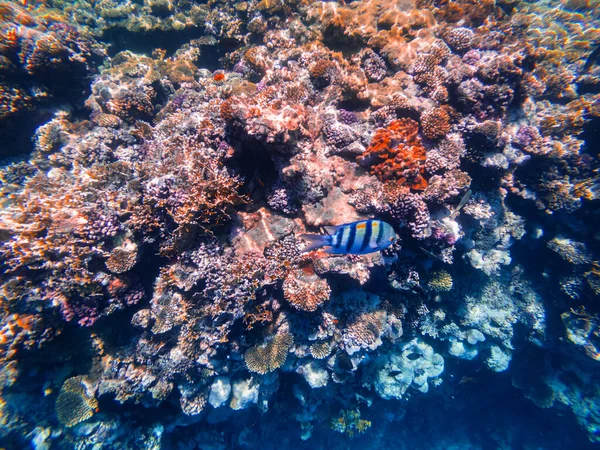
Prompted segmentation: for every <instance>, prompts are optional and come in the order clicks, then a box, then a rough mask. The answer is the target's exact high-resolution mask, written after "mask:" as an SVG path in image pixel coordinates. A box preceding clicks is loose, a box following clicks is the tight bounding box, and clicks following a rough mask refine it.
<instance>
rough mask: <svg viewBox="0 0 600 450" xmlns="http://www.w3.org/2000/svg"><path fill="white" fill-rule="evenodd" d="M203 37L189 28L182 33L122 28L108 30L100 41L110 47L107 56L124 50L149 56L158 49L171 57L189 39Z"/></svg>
mask: <svg viewBox="0 0 600 450" xmlns="http://www.w3.org/2000/svg"><path fill="white" fill-rule="evenodd" d="M202 35H203V32H202V30H200V29H198V28H191V29H187V30H183V31H172V30H169V31H162V30H155V31H150V32H132V31H129V30H126V29H124V28H109V29H108V30H106V31H105V32H104V33H103V34H102V37H101V40H102V41H104V42H106V43H107V44H109V45H110V47H109V49H108V53H109V56H114V55H116V54H117V53H119V52H122V51H124V50H128V51H131V52H133V53H144V54H147V55H149V54H150V53H152V51H153V50H154V49H157V48H160V49H163V50H165V51H166V52H167V56H171V55H172V54H173V53H175V51H176V50H177V49H179V48H180V47H181V46H182V45H183V44H186V43H188V42H189V41H190V40H191V39H198V38H199V37H201V36H202Z"/></svg>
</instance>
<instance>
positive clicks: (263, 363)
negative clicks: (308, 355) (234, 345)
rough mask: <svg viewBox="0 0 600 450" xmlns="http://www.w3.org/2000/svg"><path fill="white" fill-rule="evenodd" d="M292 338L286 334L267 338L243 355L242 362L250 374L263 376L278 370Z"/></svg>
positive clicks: (283, 361) (292, 341) (285, 356)
mask: <svg viewBox="0 0 600 450" xmlns="http://www.w3.org/2000/svg"><path fill="white" fill-rule="evenodd" d="M293 343H294V338H293V336H292V335H291V334H289V333H287V332H282V333H278V334H276V335H274V336H271V337H269V338H267V340H266V341H265V342H263V343H262V344H260V345H257V346H256V347H252V348H250V349H249V350H247V351H246V353H244V361H245V362H246V367H248V370H249V371H250V372H255V373H258V374H261V375H264V374H266V373H268V372H272V371H274V370H277V369H278V368H280V367H281V366H282V365H283V364H284V363H285V360H286V359H287V355H288V351H289V349H290V347H291V346H292V345H293Z"/></svg>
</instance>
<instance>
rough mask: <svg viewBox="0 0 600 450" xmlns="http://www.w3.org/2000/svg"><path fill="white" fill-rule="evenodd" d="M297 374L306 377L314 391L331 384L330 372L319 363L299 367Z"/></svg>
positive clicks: (313, 361)
mask: <svg viewBox="0 0 600 450" xmlns="http://www.w3.org/2000/svg"><path fill="white" fill-rule="evenodd" d="M297 372H298V373H299V374H301V375H302V376H303V377H304V379H305V380H306V382H307V383H308V384H309V385H310V387H311V388H313V389H314V388H320V387H324V386H327V383H328V382H329V372H327V370H325V369H324V368H323V367H322V366H321V363H320V362H319V361H315V360H312V361H309V362H308V363H306V364H303V365H301V366H300V367H298V369H297Z"/></svg>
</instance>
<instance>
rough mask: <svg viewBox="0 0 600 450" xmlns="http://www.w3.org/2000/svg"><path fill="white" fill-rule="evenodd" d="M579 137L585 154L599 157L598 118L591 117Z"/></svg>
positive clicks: (599, 136)
mask: <svg viewBox="0 0 600 450" xmlns="http://www.w3.org/2000/svg"><path fill="white" fill-rule="evenodd" d="M599 92H600V90H599ZM580 137H581V139H583V140H584V141H585V147H584V151H585V152H586V153H587V154H589V155H592V156H595V157H598V156H600V117H591V118H590V121H589V122H588V123H586V124H585V126H584V127H583V133H581V135H580Z"/></svg>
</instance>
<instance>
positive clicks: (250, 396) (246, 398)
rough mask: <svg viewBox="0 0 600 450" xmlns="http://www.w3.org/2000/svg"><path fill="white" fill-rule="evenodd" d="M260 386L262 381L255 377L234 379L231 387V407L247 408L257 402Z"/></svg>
mask: <svg viewBox="0 0 600 450" xmlns="http://www.w3.org/2000/svg"><path fill="white" fill-rule="evenodd" d="M259 388H260V383H259V382H258V381H257V380H255V379H254V378H253V377H252V378H248V379H241V380H237V381H234V382H233V385H232V388H231V390H232V392H233V395H232V396H231V402H230V403H229V406H230V407H231V409H235V410H240V409H246V408H248V407H249V406H250V405H252V404H253V403H257V402H258V390H259Z"/></svg>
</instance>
